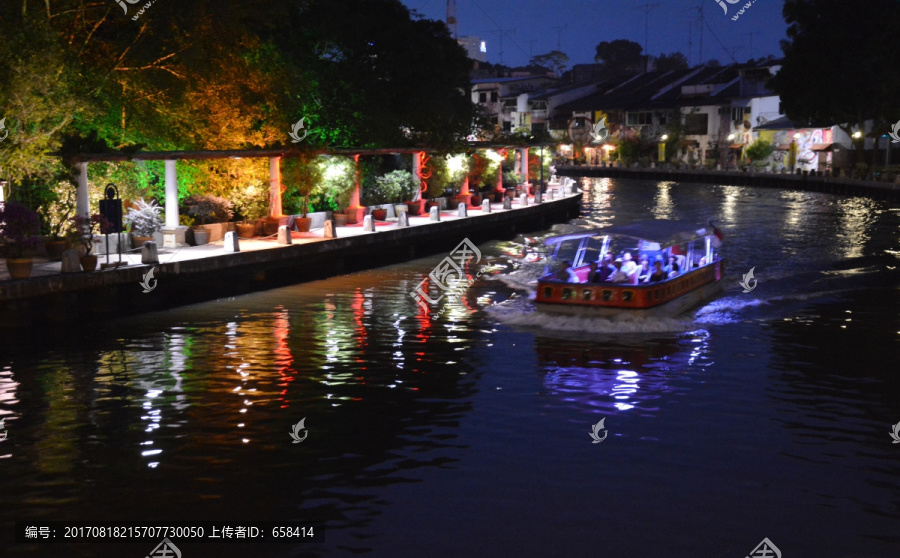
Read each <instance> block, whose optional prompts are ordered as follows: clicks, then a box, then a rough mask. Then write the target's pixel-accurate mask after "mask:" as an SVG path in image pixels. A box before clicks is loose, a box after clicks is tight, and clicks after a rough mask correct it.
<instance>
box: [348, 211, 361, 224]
mask: <svg viewBox="0 0 900 558" xmlns="http://www.w3.org/2000/svg"><path fill="white" fill-rule="evenodd" d="M358 214H359V212H357V211H356V210H355V209H354V210H352V211H348V212H347V213H346V214H345V215H347V224H348V225H355V224H356V223H358V222H359V219H358V218H357V215H358Z"/></svg>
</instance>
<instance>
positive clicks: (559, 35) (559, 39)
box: [550, 25, 569, 52]
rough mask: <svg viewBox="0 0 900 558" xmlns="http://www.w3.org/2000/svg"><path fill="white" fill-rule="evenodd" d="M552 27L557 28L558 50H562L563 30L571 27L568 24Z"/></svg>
mask: <svg viewBox="0 0 900 558" xmlns="http://www.w3.org/2000/svg"><path fill="white" fill-rule="evenodd" d="M550 29H556V50H558V51H560V52H562V32H563V31H566V30H568V29H569V26H568V25H557V26H555V27H551V28H550Z"/></svg>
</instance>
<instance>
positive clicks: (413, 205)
mask: <svg viewBox="0 0 900 558" xmlns="http://www.w3.org/2000/svg"><path fill="white" fill-rule="evenodd" d="M406 208H407V209H408V210H409V214H410V215H421V213H422V204H421V203H419V202H417V201H416V202H406Z"/></svg>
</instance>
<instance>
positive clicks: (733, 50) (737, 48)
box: [725, 46, 744, 63]
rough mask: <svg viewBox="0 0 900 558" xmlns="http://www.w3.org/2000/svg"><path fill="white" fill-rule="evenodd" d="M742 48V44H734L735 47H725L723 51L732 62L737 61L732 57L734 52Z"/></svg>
mask: <svg viewBox="0 0 900 558" xmlns="http://www.w3.org/2000/svg"><path fill="white" fill-rule="evenodd" d="M743 48H744V47H742V46H736V47H731V48H726V49H725V52H727V53H728V56H730V57H731V61H732V62H734V63H737V60H735V59H734V53H735V52H737V51H739V50H741V49H743Z"/></svg>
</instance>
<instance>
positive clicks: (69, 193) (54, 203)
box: [37, 183, 75, 262]
mask: <svg viewBox="0 0 900 558" xmlns="http://www.w3.org/2000/svg"><path fill="white" fill-rule="evenodd" d="M48 188H50V187H49V186H48ZM50 193H51V196H52V197H51V199H50V200H49V201H47V202H45V203H44V204H42V205H41V206H40V207H39V208H37V213H38V216H39V217H40V220H41V234H43V235H44V249H45V250H46V252H47V259H48V260H49V261H51V262H55V261H59V260H61V259H62V253H63V251H64V250H65V249H66V240H65V233H66V225H67V223H68V221H69V219H70V218H71V217H72V214H73V213H74V212H75V188H73V187H72V186H71V184H69V183H64V184H59V185H57V187H56V188H52V189H51V192H50Z"/></svg>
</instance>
